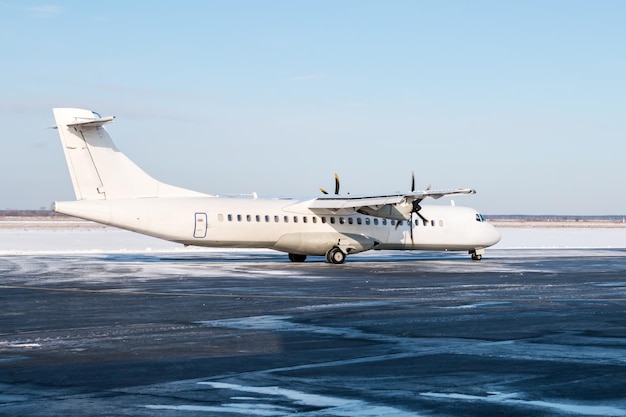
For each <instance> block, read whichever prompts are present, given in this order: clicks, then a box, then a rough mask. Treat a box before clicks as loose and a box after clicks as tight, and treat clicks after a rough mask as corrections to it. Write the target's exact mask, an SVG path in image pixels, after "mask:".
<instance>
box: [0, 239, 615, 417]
mask: <svg viewBox="0 0 626 417" xmlns="http://www.w3.org/2000/svg"><path fill="white" fill-rule="evenodd" d="M0 277H1V280H0V306H1V308H0V415H7V416H8V415H11V416H84V415H90V416H153V415H159V416H180V415H182V416H238V415H240V416H283V415H291V414H298V415H304V416H316V417H317V416H380V415H385V416H503V415H507V416H550V415H555V416H561V415H576V416H578V415H580V416H626V314H625V313H626V250H624V249H588V250H582V249H554V250H545V249H543V250H540V249H535V250H531V249H527V250H524V249H520V250H500V251H499V250H497V249H494V250H491V251H488V252H487V256H486V257H485V258H484V259H483V260H482V261H480V262H473V261H471V260H470V259H469V258H468V256H467V254H458V253H435V252H424V253H414V252H407V253H393V254H387V253H368V254H366V255H365V254H364V255H363V256H359V255H354V256H352V257H350V258H349V259H348V262H347V263H346V264H344V265H330V264H326V263H324V262H323V261H322V260H321V258H320V260H313V261H312V262H306V263H302V264H296V263H289V262H288V261H287V260H286V256H285V255H284V254H280V253H275V252H270V251H231V252H229V251H222V252H214V253H210V252H209V253H157V254H149V253H143V254H132V253H125V254H124V253H122V254H48V255H46V254H33V255H5V256H0Z"/></svg>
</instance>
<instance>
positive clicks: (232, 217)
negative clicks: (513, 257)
mask: <svg viewBox="0 0 626 417" xmlns="http://www.w3.org/2000/svg"><path fill="white" fill-rule="evenodd" d="M224 218H226V220H227V221H229V222H234V221H237V222H243V221H246V222H252V221H254V222H257V223H261V222H265V223H271V222H274V223H281V222H282V223H289V222H293V223H299V222H302V223H309V221H310V222H311V223H317V222H320V223H330V224H337V223H338V224H366V225H370V224H373V225H374V226H378V225H382V226H386V225H387V224H390V225H392V226H395V225H396V221H395V220H387V219H379V218H378V217H374V218H370V217H365V218H363V217H342V216H329V217H326V216H320V217H318V216H269V215H267V214H266V215H264V216H261V215H259V214H255V215H252V214H227V215H226V216H224V215H223V214H218V215H217V219H218V220H219V221H221V222H223V221H224ZM413 222H414V223H415V226H421V225H424V226H436V225H437V224H439V226H440V227H443V220H439V222H435V220H430V221H426V220H422V219H414V220H413ZM397 223H399V224H398V226H402V225H403V224H404V221H399V222H397ZM407 223H408V222H407Z"/></svg>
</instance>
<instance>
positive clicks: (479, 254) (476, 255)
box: [469, 249, 485, 261]
mask: <svg viewBox="0 0 626 417" xmlns="http://www.w3.org/2000/svg"><path fill="white" fill-rule="evenodd" d="M483 253H485V250H484V249H472V250H471V251H469V254H470V255H472V261H480V260H481V259H483Z"/></svg>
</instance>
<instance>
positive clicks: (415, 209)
mask: <svg viewBox="0 0 626 417" xmlns="http://www.w3.org/2000/svg"><path fill="white" fill-rule="evenodd" d="M430 187H431V186H430V184H429V185H428V187H426V191H428V190H430ZM411 192H412V193H413V192H415V171H411ZM422 200H423V198H418V199H415V200H413V203H412V204H413V207H411V214H410V215H409V220H408V225H409V232H410V234H411V244H414V243H415V242H414V241H413V213H415V214H417V216H418V217H419V218H420V219H422V220H423V221H425V222H428V219H427V218H426V217H424V216H423V215H422V214H421V213H420V210H421V209H422V206H420V203H421V202H422ZM397 228H398V224H397V223H396V229H397Z"/></svg>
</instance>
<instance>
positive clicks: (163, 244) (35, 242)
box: [0, 220, 626, 255]
mask: <svg viewBox="0 0 626 417" xmlns="http://www.w3.org/2000/svg"><path fill="white" fill-rule="evenodd" d="M43 222H45V220H42V224H40V225H37V224H35V225H33V224H29V225H28V226H26V227H15V225H10V226H7V225H3V224H2V222H0V255H19V254H49V253H144V252H184V253H186V252H195V253H197V252H199V251H209V252H213V251H219V252H224V251H233V250H234V249H233V250H230V249H226V250H225V249H212V248H197V247H187V248H186V247H184V246H182V245H180V244H177V243H173V242H167V241H164V240H161V239H156V238H153V237H149V236H143V235H140V234H137V233H133V232H128V231H125V230H119V229H115V228H111V227H101V226H98V227H93V228H91V227H75V226H74V225H73V224H64V223H59V224H55V225H54V226H53V227H50V225H49V224H47V225H46V224H43ZM5 226H6V227H5ZM498 230H499V231H500V233H501V234H502V240H501V241H500V242H499V243H498V244H497V245H496V246H494V247H493V248H492V249H491V250H494V249H498V250H500V249H505V250H506V249H584V248H600V249H615V248H626V228H554V227H543V228H542V227H526V228H525V227H501V228H498ZM488 250H489V249H488Z"/></svg>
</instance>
